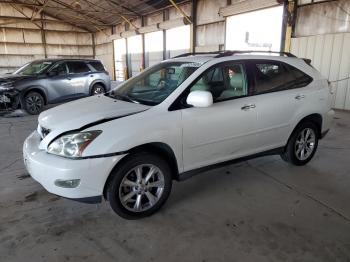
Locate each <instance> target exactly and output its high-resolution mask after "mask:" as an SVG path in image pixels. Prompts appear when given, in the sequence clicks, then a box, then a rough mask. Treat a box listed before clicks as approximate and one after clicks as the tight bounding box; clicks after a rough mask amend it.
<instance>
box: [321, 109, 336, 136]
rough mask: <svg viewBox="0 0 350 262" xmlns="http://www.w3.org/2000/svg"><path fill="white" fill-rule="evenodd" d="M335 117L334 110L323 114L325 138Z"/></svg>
mask: <svg viewBox="0 0 350 262" xmlns="http://www.w3.org/2000/svg"><path fill="white" fill-rule="evenodd" d="M333 119H334V110H332V109H331V110H329V111H328V112H327V113H325V114H324V115H323V119H322V120H323V121H322V130H321V138H323V137H324V136H325V135H326V134H327V133H328V132H329V130H330V129H331V127H332V123H333Z"/></svg>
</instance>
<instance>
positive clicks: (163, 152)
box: [103, 142, 179, 199]
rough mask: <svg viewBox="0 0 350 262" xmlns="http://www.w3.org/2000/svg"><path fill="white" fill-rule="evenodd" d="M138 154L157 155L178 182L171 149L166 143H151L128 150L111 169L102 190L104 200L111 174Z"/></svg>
mask: <svg viewBox="0 0 350 262" xmlns="http://www.w3.org/2000/svg"><path fill="white" fill-rule="evenodd" d="M140 152H147V153H151V154H154V155H157V156H159V157H161V158H163V159H164V160H165V161H166V162H167V163H168V164H169V167H170V170H171V176H172V178H173V179H175V180H178V178H179V168H178V163H177V160H176V156H175V153H174V151H173V149H172V148H171V147H170V146H169V145H167V144H166V143H163V142H152V143H147V144H143V145H139V146H135V147H133V148H131V149H129V150H128V154H127V155H126V156H125V157H124V158H123V159H121V160H120V161H119V162H118V163H117V164H116V165H115V166H114V167H113V169H112V171H111V172H110V173H109V175H108V178H107V180H106V183H105V185H104V188H103V196H104V198H105V199H107V194H106V193H107V189H108V186H109V183H110V181H111V180H112V174H113V172H114V170H116V169H118V168H119V167H120V166H121V165H123V163H124V162H125V161H127V160H128V159H129V157H131V156H132V155H133V154H135V153H140Z"/></svg>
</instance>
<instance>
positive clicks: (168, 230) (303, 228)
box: [0, 112, 350, 262]
mask: <svg viewBox="0 0 350 262" xmlns="http://www.w3.org/2000/svg"><path fill="white" fill-rule="evenodd" d="M36 120H37V117H34V116H24V117H20V118H0V145H1V146H0V261H1V262H5V261H27V262H30V261H35V262H39V261H59V262H62V261H104V262H108V261H114V262H115V261H123V262H127V261H200V262H202V261H240V262H241V261H268V262H272V261H317V262H321V261H350V204H349V202H350V113H344V112H337V113H336V119H335V123H334V128H333V129H332V130H331V132H330V133H329V134H328V136H327V137H326V138H325V139H324V140H322V141H321V142H320V146H319V149H318V152H317V154H316V156H315V158H314V159H313V161H312V162H311V163H309V164H308V165H307V166H305V167H294V166H290V165H288V164H286V163H285V162H283V161H282V160H281V159H280V158H279V157H278V156H272V157H263V158H259V159H255V160H251V161H247V162H243V163H240V164H236V165H232V166H227V167H225V168H220V169H216V170H213V171H210V172H206V173H203V174H201V175H199V176H196V177H193V178H192V179H189V180H187V181H184V182H181V183H177V182H175V184H174V187H173V192H172V194H171V196H170V198H169V200H168V202H167V204H166V205H165V206H164V208H163V209H162V210H161V211H160V212H159V213H157V214H156V215H154V216H153V217H150V218H146V219H143V220H138V221H127V220H123V219H121V218H120V217H118V216H116V215H115V214H114V213H113V212H112V211H111V209H110V208H109V206H108V203H103V204H101V205H87V204H80V203H76V202H73V201H70V200H66V199H62V198H59V197H56V196H54V195H51V194H49V193H47V192H46V191H45V190H44V189H43V188H42V187H41V186H40V185H39V184H38V183H36V182H35V181H33V180H32V179H31V178H30V177H29V176H28V174H27V173H26V171H25V169H24V166H23V163H22V156H21V148H22V143H23V140H24V139H25V137H26V136H27V135H28V134H29V133H30V132H31V131H32V130H33V129H34V128H35V127H36V124H37V123H36ZM48 175H49V174H48Z"/></svg>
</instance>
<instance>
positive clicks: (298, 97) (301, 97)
mask: <svg viewBox="0 0 350 262" xmlns="http://www.w3.org/2000/svg"><path fill="white" fill-rule="evenodd" d="M304 97H305V95H296V96H295V99H297V100H300V99H303V98H304Z"/></svg>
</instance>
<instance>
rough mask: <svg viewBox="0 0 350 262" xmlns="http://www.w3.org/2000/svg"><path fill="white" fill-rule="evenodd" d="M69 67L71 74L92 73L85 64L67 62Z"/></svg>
mask: <svg viewBox="0 0 350 262" xmlns="http://www.w3.org/2000/svg"><path fill="white" fill-rule="evenodd" d="M67 65H68V70H69V73H70V74H81V73H87V72H90V69H89V67H88V66H87V64H86V63H85V62H81V61H69V62H67Z"/></svg>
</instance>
